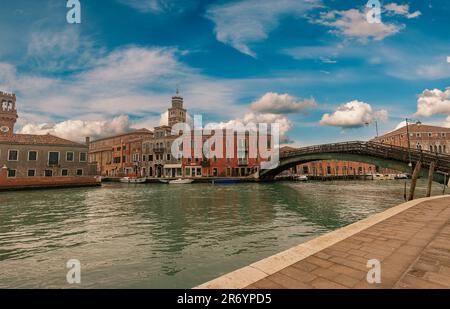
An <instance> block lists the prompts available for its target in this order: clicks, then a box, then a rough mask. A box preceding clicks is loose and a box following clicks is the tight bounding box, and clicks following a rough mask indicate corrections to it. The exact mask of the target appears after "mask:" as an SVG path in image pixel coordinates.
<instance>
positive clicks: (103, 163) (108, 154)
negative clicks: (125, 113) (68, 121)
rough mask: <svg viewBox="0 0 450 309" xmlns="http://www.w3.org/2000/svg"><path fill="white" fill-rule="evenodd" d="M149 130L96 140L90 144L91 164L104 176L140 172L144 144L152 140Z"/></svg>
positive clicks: (151, 133)
mask: <svg viewBox="0 0 450 309" xmlns="http://www.w3.org/2000/svg"><path fill="white" fill-rule="evenodd" d="M152 137H153V132H151V131H150V130H147V129H140V130H135V131H132V132H129V133H124V134H120V135H115V136H111V137H106V138H101V139H98V140H94V141H92V142H90V144H89V162H91V163H92V164H95V165H96V169H97V174H99V175H102V176H113V177H115V176H125V175H130V174H137V173H139V172H140V168H141V166H140V161H141V154H142V142H143V140H145V139H148V138H152Z"/></svg>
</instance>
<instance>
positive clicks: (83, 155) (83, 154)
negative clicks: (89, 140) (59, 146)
mask: <svg viewBox="0 0 450 309" xmlns="http://www.w3.org/2000/svg"><path fill="white" fill-rule="evenodd" d="M86 161H87V152H80V162H86Z"/></svg>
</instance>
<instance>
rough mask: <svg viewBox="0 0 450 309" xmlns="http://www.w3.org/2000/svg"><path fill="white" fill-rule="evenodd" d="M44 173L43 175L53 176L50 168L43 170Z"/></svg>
mask: <svg viewBox="0 0 450 309" xmlns="http://www.w3.org/2000/svg"><path fill="white" fill-rule="evenodd" d="M44 175H45V177H52V176H53V171H52V170H45V171H44Z"/></svg>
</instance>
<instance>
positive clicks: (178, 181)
mask: <svg viewBox="0 0 450 309" xmlns="http://www.w3.org/2000/svg"><path fill="white" fill-rule="evenodd" d="M193 182H194V180H193V179H182V178H180V179H176V180H171V181H169V184H171V185H184V184H190V183H193Z"/></svg>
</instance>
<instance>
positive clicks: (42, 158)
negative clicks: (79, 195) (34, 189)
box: [0, 92, 93, 189]
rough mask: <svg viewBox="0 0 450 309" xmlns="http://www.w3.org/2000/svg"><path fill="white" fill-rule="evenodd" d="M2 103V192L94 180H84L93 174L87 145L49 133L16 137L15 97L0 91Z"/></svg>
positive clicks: (0, 153)
mask: <svg viewBox="0 0 450 309" xmlns="http://www.w3.org/2000/svg"><path fill="white" fill-rule="evenodd" d="M0 104H1V105H0V165H1V166H0V168H1V173H0V189H1V188H4V187H20V186H39V185H40V184H44V183H45V184H47V185H49V186H50V185H57V184H62V183H66V184H69V183H72V184H76V183H78V184H82V183H84V182H90V181H92V179H93V177H92V178H90V180H88V179H86V178H84V177H83V176H88V175H92V172H93V171H92V169H91V168H90V166H89V164H88V151H89V148H88V145H87V144H80V143H76V142H72V141H69V140H66V139H63V138H59V137H56V136H53V135H50V134H47V135H32V134H15V133H14V125H15V123H16V121H17V118H18V114H17V109H16V96H15V95H14V94H8V93H4V92H0ZM71 177H72V178H75V179H76V177H78V179H77V180H74V179H69V178H71ZM40 178H47V179H46V180H42V179H40Z"/></svg>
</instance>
